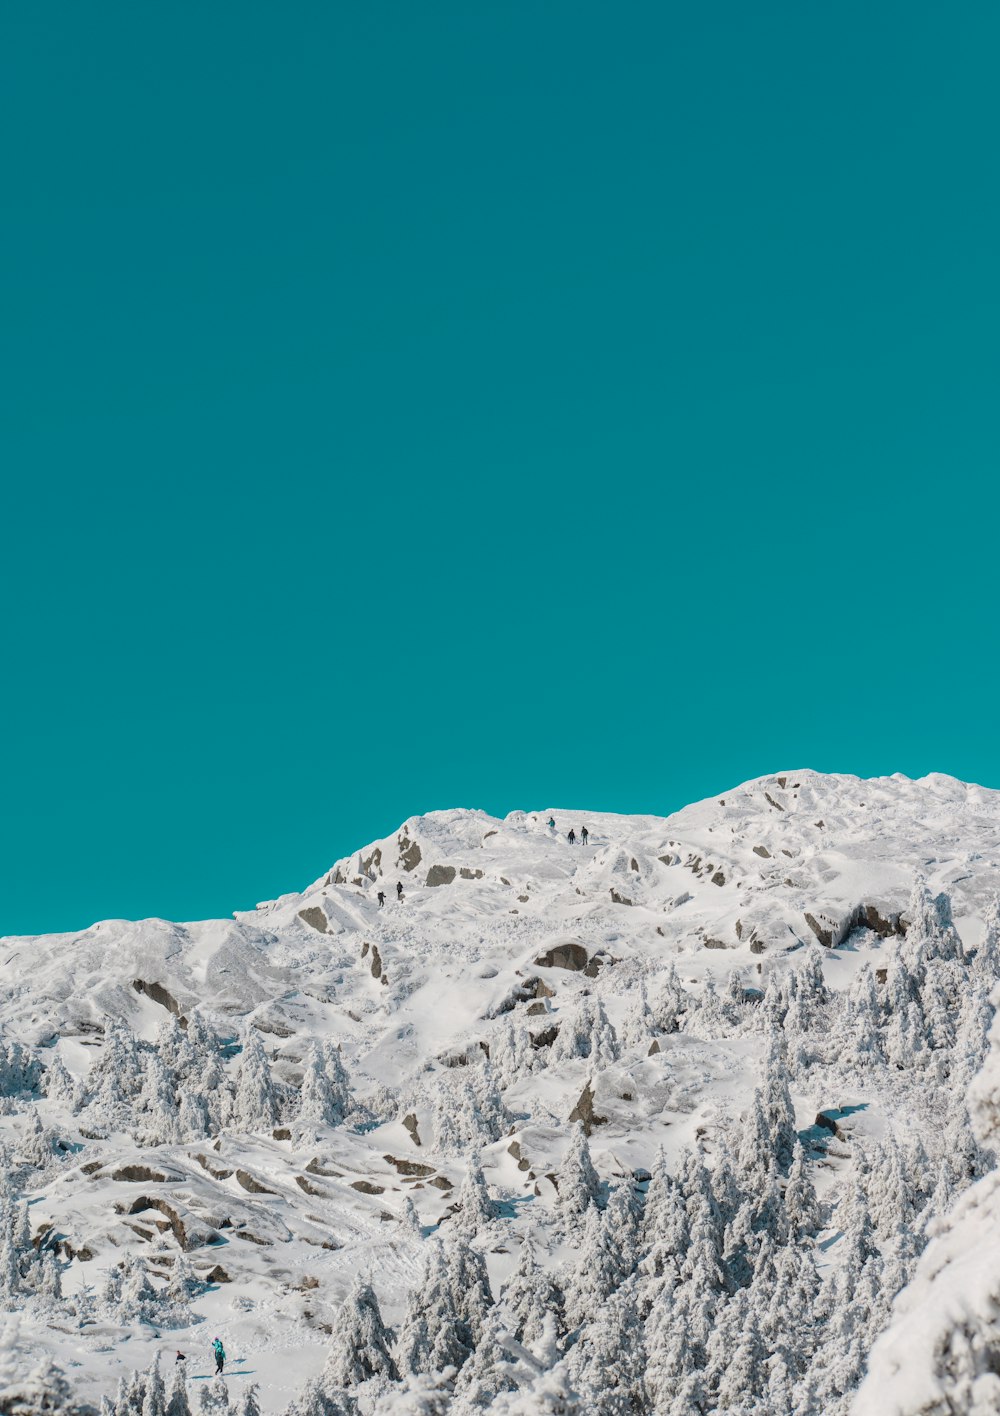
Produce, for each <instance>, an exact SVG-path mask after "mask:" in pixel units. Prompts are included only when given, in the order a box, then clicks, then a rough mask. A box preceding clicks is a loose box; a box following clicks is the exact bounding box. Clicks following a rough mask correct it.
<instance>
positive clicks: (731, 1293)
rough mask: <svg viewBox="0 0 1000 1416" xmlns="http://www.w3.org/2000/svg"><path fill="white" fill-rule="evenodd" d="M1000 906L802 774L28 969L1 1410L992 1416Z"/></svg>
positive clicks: (970, 854)
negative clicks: (969, 1102)
mask: <svg viewBox="0 0 1000 1416" xmlns="http://www.w3.org/2000/svg"><path fill="white" fill-rule="evenodd" d="M550 814H551V815H552V816H554V818H555V820H556V823H557V826H556V829H555V830H552V829H550V828H549V827H548V826H547V824H546V823H547V821H548V819H549V816H550ZM583 826H586V827H587V828H588V831H589V839H588V841H587V843H586V844H581V843H580V842H579V840H578V841H577V842H576V843H575V844H571V843H570V842H569V841H568V840H567V833H568V831H569V829H570V828H571V827H572V828H574V829H575V831H576V832H577V833H578V834H579V832H580V830H581V828H582V827H583ZM397 886H400V887H401V894H400V892H399V891H398V889H397ZM998 886H1000V793H994V792H989V791H985V790H983V789H981V788H978V787H973V786H966V785H964V784H962V783H960V782H956V781H954V780H952V779H950V778H947V777H940V776H934V777H929V778H926V779H924V780H922V781H919V782H911V781H909V780H907V779H906V778H903V777H893V778H888V779H881V780H876V781H861V780H859V779H857V778H853V777H843V776H841V777H837V776H821V775H818V774H816V773H812V772H796V773H783V774H781V775H779V776H775V777H769V778H764V779H761V780H760V781H757V782H751V783H748V784H746V785H745V786H742V787H738V788H736V789H734V790H733V791H731V792H726V793H724V794H723V795H722V796H721V797H718V798H713V799H711V800H709V801H705V802H702V803H699V804H698V805H696V806H692V807H689V808H687V809H686V810H684V811H682V812H679V813H677V814H676V815H674V816H672V817H667V818H657V817H624V816H611V815H601V814H588V813H585V812H577V811H573V812H567V811H562V810H558V809H557V810H553V811H552V812H551V813H550V812H549V810H545V811H541V812H538V813H524V812H515V813H513V814H512V815H511V816H509V817H508V818H506V820H503V821H501V820H496V819H494V818H492V817H489V816H487V815H485V814H484V813H482V812H475V811H449V812H435V813H432V814H431V815H429V816H425V817H419V818H413V819H411V820H410V821H408V822H406V823H405V825H404V826H403V827H401V828H400V830H399V831H398V832H397V833H395V834H394V835H392V836H390V837H388V838H386V839H385V840H383V841H379V842H375V843H373V844H372V845H370V846H368V847H366V848H365V849H363V850H362V851H361V852H359V854H358V855H356V856H353V857H351V858H349V859H345V860H342V861H339V862H337V863H336V864H335V865H334V866H333V868H332V869H331V870H330V872H329V873H328V874H327V875H326V876H324V877H323V878H322V879H321V880H319V881H317V882H316V883H315V884H314V885H312V886H310V887H309V889H307V890H306V891H304V892H303V893H302V894H293V895H287V896H283V897H282V898H281V899H279V900H275V901H269V902H267V903H265V904H262V905H260V906H258V907H257V909H256V910H253V911H245V912H239V913H237V914H236V915H235V917H234V918H233V920H230V921H218V920H217V921H208V922H201V923H194V924H184V925H178V924H169V923H167V922H165V921H162V920H143V921H140V922H138V923H130V922H125V921H107V922H104V923H101V924H97V925H94V926H93V927H92V928H91V929H88V930H85V931H83V932H82V933H80V934H77V935H59V936H45V937H39V938H30V939H29V938H7V939H4V940H3V941H0V948H2V962H3V990H2V995H0V1112H2V1114H0V1143H2V1146H3V1152H2V1156H0V1160H2V1174H3V1179H2V1183H0V1211H2V1213H0V1324H3V1323H5V1324H6V1326H5V1328H4V1331H3V1335H2V1337H0V1412H4V1413H7V1412H11V1413H14V1412H17V1413H22V1414H23V1416H28V1413H32V1412H36V1411H42V1410H51V1411H59V1410H63V1411H66V1412H72V1411H85V1410H87V1409H89V1408H95V1409H96V1408H97V1406H98V1405H99V1403H100V1402H101V1401H102V1399H103V1400H104V1401H105V1408H106V1416H188V1413H189V1412H191V1411H193V1410H196V1409H201V1410H203V1411H206V1412H209V1413H218V1416H225V1413H226V1412H227V1411H239V1412H243V1413H246V1416H254V1413H255V1412H256V1411H257V1409H258V1403H259V1406H260V1408H261V1409H262V1410H264V1411H265V1412H267V1413H272V1412H273V1413H278V1412H283V1411H285V1410H286V1409H287V1410H289V1411H290V1412H294V1416H337V1413H357V1412H360V1413H368V1412H375V1413H381V1412H387V1413H417V1412H427V1413H449V1416H468V1414H469V1413H473V1412H476V1411H479V1410H484V1409H488V1410H491V1411H496V1412H499V1413H528V1412H531V1413H533V1412H539V1411H553V1412H557V1411H562V1412H573V1411H580V1412H588V1413H589V1412H598V1413H608V1416H611V1414H612V1413H619V1412H622V1413H624V1412H647V1411H648V1412H655V1413H663V1416H707V1413H711V1412H729V1413H743V1416H750V1413H753V1416H765V1413H773V1416H786V1414H787V1416H819V1413H822V1414H823V1416H836V1413H844V1416H846V1413H847V1412H848V1411H850V1410H851V1409H852V1403H854V1402H855V1401H856V1402H857V1407H856V1410H857V1412H858V1413H859V1416H861V1413H864V1416H867V1413H869V1412H871V1413H874V1412H876V1411H878V1412H880V1413H881V1412H886V1413H888V1412H890V1411H898V1412H901V1413H902V1412H906V1413H911V1412H912V1413H914V1416H916V1413H930V1412H938V1411H942V1412H943V1411H948V1410H962V1411H965V1410H973V1409H975V1410H977V1411H979V1410H981V1411H982V1412H986V1411H993V1410H996V1409H998V1408H997V1405H996V1392H995V1387H996V1385H997V1379H996V1377H995V1376H993V1375H991V1374H992V1373H995V1372H996V1371H997V1370H998V1368H1000V1363H998V1362H997V1360H996V1356H995V1354H996V1352H997V1345H996V1344H997V1333H996V1328H995V1317H994V1314H995V1307H996V1303H995V1299H994V1291H995V1290H994V1285H993V1281H992V1275H991V1274H990V1272H989V1270H988V1268H987V1266H986V1264H985V1263H984V1262H983V1259H982V1247H983V1242H984V1239H988V1238H991V1237H995V1236H996V1235H997V1230H998V1227H1000V1203H998V1202H997V1200H996V1198H995V1175H994V1174H993V1173H992V1167H993V1151H992V1147H993V1146H994V1144H995V1143H996V1137H997V1121H996V1116H997V1111H998V1107H1000V1083H998V1082H997V1080H996V1079H995V1078H994V1076H993V1073H992V1072H991V1071H990V1070H989V1068H987V1069H986V1070H985V1071H984V1072H983V1073H982V1075H981V1076H980V1078H979V1080H978V1081H977V1082H976V1083H975V1087H974V1089H973V1095H974V1097H975V1102H974V1114H973V1116H972V1118H970V1116H969V1115H968V1113H967V1111H966V1097H967V1094H968V1092H969V1088H970V1085H971V1084H972V1082H973V1079H974V1078H975V1077H976V1076H977V1074H978V1073H979V1072H980V1069H981V1067H982V1064H983V1059H984V1057H985V1055H986V1052H987V1038H988V1033H989V1029H990V1024H991V1020H992V1007H991V1005H990V1002H989V999H990V994H991V991H992V989H993V987H994V985H995V983H996V981H997V978H998V976H1000V916H998V913H997V910H996V907H995V905H994V904H993V899H994V892H995V891H996V890H997V888H998ZM379 892H382V893H383V894H384V895H385V897H386V900H385V905H384V907H380V906H379V903H378V894H379ZM993 1065H994V1067H996V1066H998V1065H1000V1064H993ZM932 1236H934V1237H932ZM929 1241H930V1242H929ZM977 1250H978V1252H977ZM915 1272H916V1275H917V1279H916V1282H915V1283H914V1284H913V1286H912V1287H910V1288H907V1285H908V1284H909V1283H910V1280H911V1278H912V1277H913V1275H914V1273H915ZM942 1292H943V1293H945V1295H946V1299H947V1302H946V1303H945V1304H944V1305H941V1304H936V1302H935V1299H936V1296H937V1295H938V1294H940V1293H942ZM896 1294H901V1296H900V1298H899V1300H898V1303H897V1305H896V1308H895V1309H893V1307H892V1304H893V1299H894V1297H895V1295H896ZM4 1313H6V1315H7V1316H6V1318H5V1317H4V1316H3V1314H4ZM887 1325H888V1328H887ZM886 1329H887V1330H886ZM883 1330H886V1331H885V1332H884V1335H883V1336H882V1337H879V1334H880V1333H883ZM217 1335H218V1336H220V1337H221V1338H222V1340H223V1342H224V1344H225V1347H226V1349H227V1351H228V1353H229V1362H228V1364H227V1371H226V1374H225V1376H224V1378H223V1379H221V1380H212V1377H211V1364H210V1361H209V1346H210V1343H211V1340H212V1338H214V1337H215V1336H217ZM876 1339H878V1342H877V1345H876V1347H875V1351H874V1354H873V1357H872V1366H871V1373H870V1375H869V1376H868V1377H867V1379H865V1380H864V1385H863V1387H862V1388H861V1390H860V1393H859V1386H860V1384H861V1383H862V1380H863V1378H864V1374H865V1368H866V1363H867V1361H868V1355H869V1352H870V1350H871V1348H872V1344H873V1343H875V1342H876ZM178 1349H179V1350H181V1351H183V1352H185V1353H186V1354H187V1360H186V1361H185V1362H175V1361H174V1354H175V1352H176V1351H177V1350H178ZM917 1349H919V1351H917ZM161 1359H162V1364H163V1365H162V1367H161V1365H160V1362H161ZM168 1368H169V1369H170V1370H167V1369H168ZM991 1382H992V1383H993V1385H992V1386H991V1385H990V1383H991ZM973 1400H976V1401H979V1402H980V1406H978V1407H975V1408H974V1407H973V1406H972V1405H970V1403H971V1402H972V1401H973ZM949 1401H952V1403H953V1404H952V1405H950V1406H949V1405H948V1402H949ZM991 1401H992V1402H993V1404H992V1405H991V1404H989V1403H990V1402H991ZM921 1402H923V1403H924V1404H920V1403H921ZM934 1402H937V1403H938V1404H936V1405H935V1404H934ZM983 1403H986V1404H983Z"/></svg>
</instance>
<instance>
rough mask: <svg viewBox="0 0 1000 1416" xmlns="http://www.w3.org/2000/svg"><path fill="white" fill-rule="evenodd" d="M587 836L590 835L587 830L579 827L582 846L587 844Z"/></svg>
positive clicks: (584, 827)
mask: <svg viewBox="0 0 1000 1416" xmlns="http://www.w3.org/2000/svg"><path fill="white" fill-rule="evenodd" d="M589 835H590V832H589V831H588V830H587V828H586V826H581V827H580V840H581V841H582V842H583V844H584V845H586V844H587V837H588V836H589Z"/></svg>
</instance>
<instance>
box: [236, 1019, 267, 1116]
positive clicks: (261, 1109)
mask: <svg viewBox="0 0 1000 1416" xmlns="http://www.w3.org/2000/svg"><path fill="white" fill-rule="evenodd" d="M277 1120H278V1097H277V1093H276V1091H275V1087H274V1082H273V1080H272V1078H271V1069H270V1066H269V1065H268V1060H267V1055H266V1053H265V1052H264V1048H263V1046H262V1044H261V1041H260V1036H259V1034H258V1032H257V1030H256V1028H254V1027H253V1025H252V1024H250V1025H249V1026H248V1027H247V1029H246V1033H245V1035H244V1039H243V1051H242V1053H241V1054H240V1060H239V1066H238V1068H237V1072H236V1095H235V1097H234V1098H233V1113H232V1118H231V1125H232V1127H233V1129H234V1130H236V1131H266V1130H270V1128H271V1127H273V1126H274V1125H275V1124H276V1123H277Z"/></svg>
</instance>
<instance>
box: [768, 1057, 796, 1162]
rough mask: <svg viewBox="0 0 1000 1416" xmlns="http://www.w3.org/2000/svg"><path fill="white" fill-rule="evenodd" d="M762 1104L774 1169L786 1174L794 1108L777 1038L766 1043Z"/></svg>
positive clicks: (792, 1145)
mask: <svg viewBox="0 0 1000 1416" xmlns="http://www.w3.org/2000/svg"><path fill="white" fill-rule="evenodd" d="M763 1102H764V1114H765V1117H766V1120H767V1128H768V1132H769V1135H770V1142H771V1150H772V1153H773V1155H774V1159H775V1161H776V1163H777V1166H778V1169H779V1170H780V1171H782V1173H787V1171H788V1167H789V1166H790V1165H791V1163H792V1156H793V1154H794V1150H795V1139H796V1133H795V1108H794V1106H793V1105H792V1098H791V1094H790V1091H789V1085H788V1059H787V1053H786V1050H785V1045H784V1040H783V1039H782V1038H781V1037H780V1036H778V1035H773V1036H772V1037H771V1038H770V1039H769V1040H768V1047H767V1056H766V1062H765V1081H764V1096H763Z"/></svg>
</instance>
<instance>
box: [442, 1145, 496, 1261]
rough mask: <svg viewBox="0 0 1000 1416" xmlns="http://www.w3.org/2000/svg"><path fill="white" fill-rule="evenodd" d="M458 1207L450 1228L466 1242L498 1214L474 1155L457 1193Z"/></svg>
mask: <svg viewBox="0 0 1000 1416" xmlns="http://www.w3.org/2000/svg"><path fill="white" fill-rule="evenodd" d="M458 1205H459V1211H458V1214H457V1215H455V1217H454V1219H453V1221H452V1223H451V1226H450V1227H451V1229H452V1231H453V1232H454V1233H455V1234H458V1235H460V1236H461V1238H463V1239H466V1240H470V1239H475V1237H476V1235H477V1234H479V1232H480V1231H481V1230H482V1229H485V1228H486V1226H487V1225H488V1224H490V1223H491V1222H492V1221H493V1220H494V1219H495V1218H496V1216H497V1213H498V1210H497V1206H496V1204H495V1203H494V1202H493V1200H491V1199H490V1192H489V1190H488V1189H487V1188H486V1179H485V1177H484V1175H483V1168H482V1166H481V1165H480V1164H479V1160H478V1157H477V1156H476V1155H475V1153H473V1154H471V1155H470V1156H469V1160H468V1165H467V1168H466V1172H465V1179H464V1180H463V1181H462V1186H461V1189H460V1190H459V1192H458Z"/></svg>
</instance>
